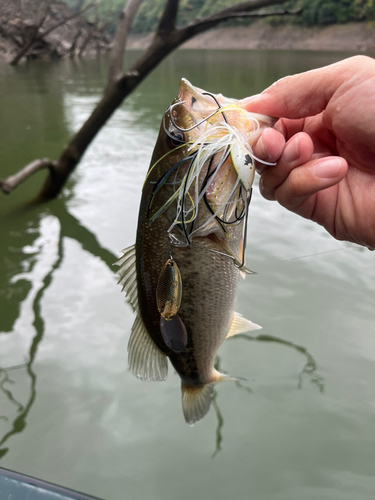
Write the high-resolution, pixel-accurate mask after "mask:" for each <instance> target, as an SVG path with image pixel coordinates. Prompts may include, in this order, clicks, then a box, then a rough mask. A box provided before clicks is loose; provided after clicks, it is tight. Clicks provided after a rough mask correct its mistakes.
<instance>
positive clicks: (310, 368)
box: [211, 333, 324, 458]
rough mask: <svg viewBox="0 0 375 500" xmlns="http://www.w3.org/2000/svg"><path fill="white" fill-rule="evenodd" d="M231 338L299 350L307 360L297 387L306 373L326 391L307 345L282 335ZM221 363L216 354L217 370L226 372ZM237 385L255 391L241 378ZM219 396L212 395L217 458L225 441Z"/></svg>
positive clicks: (300, 385)
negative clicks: (215, 422)
mask: <svg viewBox="0 0 375 500" xmlns="http://www.w3.org/2000/svg"><path fill="white" fill-rule="evenodd" d="M229 339H243V340H247V341H249V342H274V343H276V344H280V345H283V346H285V347H289V348H291V349H294V350H295V351H297V352H298V353H299V354H302V355H303V356H304V357H305V358H306V362H305V364H304V365H303V368H302V370H301V371H300V372H299V373H298V375H297V380H298V382H297V387H298V388H299V389H301V388H302V381H303V377H304V375H306V376H308V377H309V378H310V382H311V383H312V384H313V385H314V386H315V387H316V388H317V389H318V391H319V392H320V393H323V392H324V379H323V377H322V376H321V375H319V374H318V373H317V370H318V365H317V362H316V361H315V359H314V357H313V356H312V354H310V352H309V351H308V350H307V349H306V347H303V346H301V345H298V344H295V343H294V342H291V341H290V340H285V339H282V338H280V337H274V336H273V335H248V334H246V333H240V334H238V335H235V336H233V337H230V338H229ZM229 339H228V340H229ZM220 364H221V358H220V356H216V360H215V368H216V370H218V371H221V372H223V373H226V372H225V371H224V370H223V369H222V368H220ZM235 385H236V387H237V388H238V389H241V390H244V391H246V392H247V393H250V394H252V393H253V392H254V391H253V390H252V389H251V388H250V387H248V386H246V385H244V384H243V383H242V382H240V381H239V380H236V381H235ZM217 398H218V393H217V391H216V390H215V391H214V393H213V397H212V400H213V401H212V406H213V408H214V410H215V413H216V419H217V425H216V442H215V451H214V452H213V454H212V455H211V458H215V457H216V455H217V454H218V453H219V451H221V450H222V446H221V444H222V441H223V427H224V417H223V414H222V413H221V411H220V407H219V404H218V402H217Z"/></svg>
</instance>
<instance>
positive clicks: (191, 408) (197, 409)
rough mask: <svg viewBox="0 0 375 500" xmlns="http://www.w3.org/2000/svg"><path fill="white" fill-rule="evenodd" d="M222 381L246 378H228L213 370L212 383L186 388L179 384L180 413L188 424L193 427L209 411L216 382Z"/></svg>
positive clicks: (244, 379)
mask: <svg viewBox="0 0 375 500" xmlns="http://www.w3.org/2000/svg"><path fill="white" fill-rule="evenodd" d="M224 380H232V381H240V380H241V381H246V380H247V379H246V378H241V377H230V376H229V375H226V374H224V373H220V372H218V371H217V370H214V373H213V381H212V382H210V383H208V384H204V385H200V386H186V385H184V384H183V383H182V384H181V392H182V411H183V413H184V417H185V420H186V422H187V423H188V424H190V425H193V424H194V423H195V422H198V420H201V419H202V418H203V417H204V416H205V415H206V414H207V413H208V410H209V409H210V406H211V402H212V394H213V392H214V386H215V384H216V383H217V382H222V381H224Z"/></svg>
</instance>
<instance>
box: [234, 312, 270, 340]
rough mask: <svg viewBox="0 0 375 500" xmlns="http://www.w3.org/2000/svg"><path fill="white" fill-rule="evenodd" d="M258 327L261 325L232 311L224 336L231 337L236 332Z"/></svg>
mask: <svg viewBox="0 0 375 500" xmlns="http://www.w3.org/2000/svg"><path fill="white" fill-rule="evenodd" d="M260 328H262V327H261V326H259V325H257V324H256V323H253V322H252V321H250V320H249V319H246V318H244V317H243V316H242V314H239V313H237V312H234V313H233V316H232V322H231V324H230V328H229V331H228V333H227V336H226V338H229V337H233V335H237V334H238V333H244V332H250V331H252V330H259V329H260Z"/></svg>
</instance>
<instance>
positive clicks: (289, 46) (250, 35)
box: [128, 21, 375, 52]
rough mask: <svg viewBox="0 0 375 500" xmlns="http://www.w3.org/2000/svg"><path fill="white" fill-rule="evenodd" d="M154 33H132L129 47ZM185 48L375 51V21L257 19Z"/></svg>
mask: <svg viewBox="0 0 375 500" xmlns="http://www.w3.org/2000/svg"><path fill="white" fill-rule="evenodd" d="M152 37H153V35H152V34H148V35H130V37H129V42H128V48H129V49H145V48H146V47H147V46H148V45H149V44H150V42H151V40H152ZM181 48H182V49H216V50H225V49H237V50H238V49H248V50H260V49H269V50H312V51H313V50H316V51H320V50H322V51H352V52H375V24H374V23H370V22H363V23H349V24H338V25H332V26H326V27H321V26H319V27H318V26H314V27H312V28H307V27H304V26H294V25H282V26H276V27H275V26H271V25H270V24H267V23H264V22H262V21H257V22H255V23H253V24H252V25H251V26H229V27H223V28H217V29H214V30H210V31H207V32H206V33H202V34H201V35H198V36H196V37H195V38H193V39H192V40H189V41H188V42H186V43H185V44H184V45H182V47H181Z"/></svg>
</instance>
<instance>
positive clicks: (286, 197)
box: [275, 156, 348, 218]
mask: <svg viewBox="0 0 375 500" xmlns="http://www.w3.org/2000/svg"><path fill="white" fill-rule="evenodd" d="M347 170H348V164H347V162H346V161H345V160H344V159H343V158H341V157H337V156H336V157H335V156H331V157H328V158H327V157H326V158H322V159H318V160H312V161H310V162H307V163H306V164H305V165H301V166H300V167H297V168H295V169H293V170H292V171H291V172H290V174H289V176H288V177H287V178H286V180H285V182H284V183H283V184H281V185H280V186H279V187H278V188H276V190H275V198H276V200H277V201H278V202H279V203H280V205H282V206H284V207H285V208H287V209H289V210H291V211H292V212H295V213H297V214H299V215H301V216H303V217H307V218H311V217H313V212H314V209H315V208H316V207H315V202H316V198H315V195H316V194H317V193H318V192H320V191H323V190H325V189H328V188H330V187H332V186H334V185H336V184H338V183H339V182H340V181H341V180H342V179H343V178H344V177H345V175H346V173H347Z"/></svg>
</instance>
